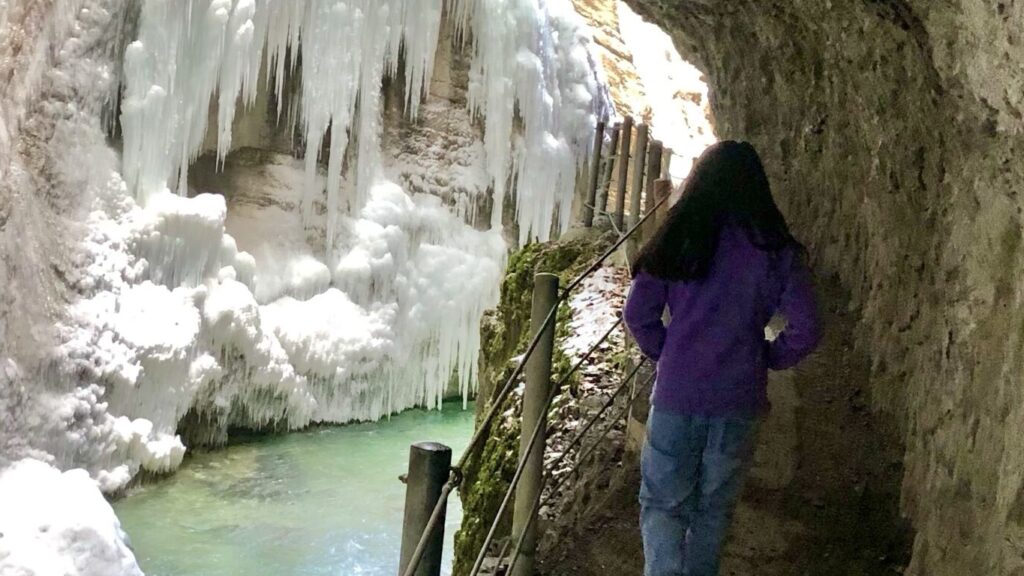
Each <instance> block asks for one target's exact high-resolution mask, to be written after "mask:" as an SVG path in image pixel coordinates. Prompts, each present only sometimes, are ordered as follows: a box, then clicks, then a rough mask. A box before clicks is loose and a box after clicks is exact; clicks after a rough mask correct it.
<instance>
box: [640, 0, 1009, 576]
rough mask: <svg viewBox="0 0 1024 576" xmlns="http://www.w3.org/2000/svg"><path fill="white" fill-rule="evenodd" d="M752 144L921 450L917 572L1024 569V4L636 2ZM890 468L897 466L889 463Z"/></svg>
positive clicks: (911, 446) (911, 467)
mask: <svg viewBox="0 0 1024 576" xmlns="http://www.w3.org/2000/svg"><path fill="white" fill-rule="evenodd" d="M629 4H630V5H631V6H633V7H634V8H635V9H636V10H637V11H638V12H639V13H641V14H642V15H644V16H645V17H647V18H649V19H652V20H654V21H656V22H657V23H658V24H660V25H661V26H663V27H664V28H665V29H666V30H668V31H669V32H670V33H671V34H672V36H673V38H674V39H675V41H676V44H677V46H678V47H679V49H680V51H681V52H682V53H683V54H684V56H686V57H689V58H691V60H692V61H693V62H694V63H695V64H697V65H698V66H699V67H700V68H702V69H703V70H704V71H705V73H706V74H707V77H708V80H709V84H710V87H711V103H712V109H713V111H714V116H715V119H716V127H717V130H718V132H719V135H720V136H721V137H722V138H741V139H746V140H749V141H751V142H752V143H754V145H755V146H756V147H757V148H758V149H759V150H760V151H761V153H762V154H763V156H764V159H765V161H766V164H767V167H768V171H769V175H770V177H771V179H772V182H773V183H774V186H775V189H776V196H777V197H778V199H779V202H780V204H781V205H782V208H783V210H784V212H785V213H786V214H787V216H788V218H789V219H790V221H791V223H792V226H793V228H794V230H795V232H796V233H797V235H798V236H799V237H800V238H801V239H802V240H804V241H805V242H806V243H807V244H808V245H809V247H810V250H811V253H812V254H813V257H814V260H815V265H816V267H817V268H818V270H819V272H820V273H822V274H826V275H836V276H837V277H838V279H839V280H840V281H841V283H842V284H843V286H844V287H845V288H846V289H847V290H848V291H849V292H850V294H851V298H850V309H851V310H852V311H854V312H855V313H856V314H858V315H859V321H858V324H857V329H856V333H857V343H858V346H860V347H862V348H864V349H865V350H866V351H867V352H868V353H869V354H870V357H871V359H872V362H871V371H870V377H871V394H870V395H871V403H872V405H873V407H874V408H876V409H878V410H882V411H885V412H888V413H890V414H891V415H893V416H894V417H895V419H896V420H897V421H898V422H899V423H900V427H901V433H902V435H903V437H904V439H905V445H906V453H905V470H906V472H905V477H904V482H903V498H902V509H903V512H904V513H905V514H907V515H908V516H909V517H910V519H911V520H912V522H913V525H914V528H915V530H916V532H917V536H916V540H915V543H914V551H913V559H912V561H911V563H910V566H909V567H908V568H907V571H906V573H907V574H911V575H928V576H945V575H962V574H979V575H980V574H986V575H988V574H992V575H996V574H1000V575H1003V574H1006V575H1011V574H1012V575H1021V574H1024V450H1022V449H1021V448H1022V447H1021V442H1020V432H1019V431H1020V430H1021V427H1022V425H1024V387H1022V386H1021V382H1020V377H1019V375H1020V374H1021V373H1022V369H1024V365H1022V363H1024V355H1022V354H1021V352H1020V351H1021V338H1022V334H1024V331H1022V329H1021V325H1022V322H1024V305H1022V295H1024V294H1022V289H1021V281H1020V280H1021V274H1022V272H1021V270H1024V267H1022V264H1024V262H1022V260H1024V249H1022V242H1021V240H1022V236H1021V212H1022V199H1021V197H1020V196H1019V194H1018V190H1017V189H1016V188H1017V186H1016V184H1017V183H1018V182H1020V181H1021V179H1022V176H1024V174H1022V173H1024V164H1022V163H1021V159H1022V157H1024V139H1022V136H1024V38H1022V33H1024V32H1022V27H1021V23H1022V22H1024V3H1021V2H1014V1H1012V0H1003V1H998V2H985V3H980V2H975V1H972V0H950V1H948V2H932V1H929V0H889V1H878V0H858V1H852V2H836V1H821V0H763V1H762V0H758V1H754V0H739V1H735V2H709V1H705V0H680V1H672V2H669V1H666V0H629ZM879 465H882V463H879Z"/></svg>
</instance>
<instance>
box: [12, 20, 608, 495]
mask: <svg viewBox="0 0 1024 576" xmlns="http://www.w3.org/2000/svg"><path fill="white" fill-rule="evenodd" d="M566 5H567V4H566ZM566 5H563V4H562V3H559V2H536V1H535V0H503V1H499V0H458V1H457V2H454V3H453V4H452V5H451V11H452V17H453V19H454V21H455V22H458V23H459V25H460V36H461V39H463V40H467V41H470V42H472V43H471V44H468V46H469V47H470V48H469V51H470V53H471V54H472V60H473V63H472V65H471V73H470V87H469V93H470V98H469V110H468V111H467V112H466V113H465V114H464V115H463V116H462V118H464V121H465V122H466V123H467V124H468V123H469V122H470V121H471V117H472V115H474V114H478V115H480V116H481V117H482V118H483V119H484V138H483V141H482V142H479V141H476V142H471V141H470V140H471V138H472V137H473V136H474V135H475V133H474V132H473V131H472V130H467V131H465V133H463V134H460V135H459V137H458V140H459V141H458V148H459V150H460V151H462V152H464V153H463V154H462V156H460V157H459V158H457V159H455V164H456V165H457V169H454V170H451V172H450V178H449V179H447V180H446V179H445V178H441V177H439V176H438V173H442V172H444V171H446V170H448V165H449V164H451V162H449V159H448V158H446V157H445V155H444V152H443V149H441V148H439V151H438V153H437V154H436V157H434V158H431V159H429V160H427V161H419V160H413V159H410V158H408V157H405V158H403V157H401V155H400V154H394V153H393V151H388V152H389V154H387V155H385V154H383V152H382V150H381V149H380V147H381V142H382V140H383V138H382V134H383V129H382V122H383V121H382V118H383V116H384V111H383V110H382V98H383V96H382V94H381V91H382V84H383V82H384V79H385V78H386V77H388V76H397V75H399V74H401V75H403V77H404V84H403V86H404V88H405V93H404V94H403V95H402V97H403V104H404V113H405V114H406V116H407V117H408V118H409V119H411V120H415V119H416V118H417V117H420V116H430V115H432V114H436V113H438V110H437V109H436V108H433V107H432V106H431V103H430V101H429V100H428V101H426V102H423V101H422V100H423V96H424V95H425V94H426V93H427V83H428V82H429V81H430V79H431V77H432V70H433V67H434V54H435V49H436V48H437V44H438V42H439V31H440V27H441V24H442V18H441V12H442V10H441V6H442V2H441V0H388V1H379V0H302V1H296V2H281V1H273V0H195V1H193V2H189V3H187V6H185V7H184V8H183V7H182V6H180V5H179V4H178V3H177V2H168V1H165V0H146V1H144V2H142V3H140V4H139V6H138V8H139V10H140V13H139V18H138V22H137V24H138V26H137V36H136V37H135V38H133V39H129V38H125V39H124V42H123V44H126V45H127V48H126V49H125V50H124V56H123V63H122V62H118V61H117V60H116V58H118V56H115V55H117V54H118V53H119V52H118V47H119V46H121V45H122V41H121V39H120V38H119V35H120V34H123V33H124V31H125V29H132V30H135V27H133V26H132V23H133V22H134V20H133V19H132V18H131V17H128V16H126V15H125V14H122V11H126V10H128V8H127V7H126V5H125V4H122V3H119V2H117V1H116V0H82V1H81V2H71V3H68V4H67V6H65V7H64V8H63V11H64V12H67V14H64V15H63V16H62V18H64V17H66V19H67V20H68V21H69V22H71V23H70V24H67V26H69V27H71V28H72V29H73V30H74V35H73V37H72V38H70V39H65V38H63V37H62V36H61V34H64V31H63V30H64V29H63V28H54V29H53V32H52V33H53V34H54V35H55V36H54V37H53V38H52V39H51V40H52V41H53V44H54V45H53V46H50V47H49V49H46V50H43V49H39V54H40V56H39V58H40V59H39V60H38V61H35V62H29V63H28V64H25V66H27V67H30V68H33V70H36V73H39V72H38V69H43V68H48V69H49V70H50V71H49V72H48V73H47V74H44V75H42V76H41V78H43V80H39V81H38V82H36V84H38V85H39V86H44V87H45V88H46V90H48V92H46V94H45V98H40V100H41V103H40V104H39V105H36V106H33V107H32V108H31V109H30V110H29V111H26V110H23V109H19V110H18V111H17V112H18V114H17V115H15V114H11V113H8V110H7V109H6V108H0V122H3V126H2V128H3V130H0V131H2V132H3V134H4V135H3V138H4V139H5V140H4V142H3V147H4V148H5V149H10V150H18V151H19V154H22V153H23V154H25V155H26V157H25V158H22V157H21V156H18V157H17V158H15V159H14V160H12V161H11V166H10V167H9V166H8V165H6V164H5V165H3V166H2V167H0V168H2V169H3V170H4V172H3V176H4V182H3V184H4V186H3V188H2V189H0V193H2V192H5V191H7V190H9V189H15V188H16V189H18V190H25V192H22V193H21V194H20V198H28V199H33V201H35V200H34V199H35V198H37V197H38V198H42V200H39V201H38V206H37V208H38V207H42V208H45V209H46V210H52V211H53V213H50V212H45V211H42V210H39V209H35V210H34V209H33V206H32V205H26V206H20V205H19V207H18V208H19V209H18V210H17V211H15V212H12V214H15V217H12V218H11V219H10V222H12V223H13V224H11V225H10V226H8V229H6V230H4V229H0V233H2V234H3V236H2V239H3V241H4V242H5V246H14V245H15V244H16V242H15V240H17V238H15V232H16V231H21V232H27V234H26V235H27V236H28V237H29V238H30V239H31V240H33V242H27V243H25V244H24V245H25V246H26V248H25V249H26V250H37V251H38V252H39V253H25V254H23V255H18V256H13V255H11V254H14V251H10V252H11V254H7V255H5V256H4V258H5V259H10V262H11V263H10V264H8V260H4V262H3V263H2V264H3V266H0V280H6V277H5V276H4V275H5V274H7V273H8V271H13V273H15V274H19V275H20V276H18V277H17V278H15V279H16V280H20V281H21V283H20V284H18V285H19V286H25V285H29V286H31V285H34V284H33V283H32V282H26V280H33V281H35V279H36V278H41V279H45V280H46V282H39V283H40V284H48V286H49V288H48V289H49V290H52V291H53V293H52V294H51V293H45V294H40V295H39V297H38V298H28V295H24V297H22V296H18V297H17V298H14V297H10V296H3V303H4V305H5V308H11V307H10V306H9V303H10V302H13V301H15V300H18V301H19V302H20V301H25V302H27V304H28V305H31V306H35V307H36V308H39V309H40V311H37V310H36V309H35V308H33V309H32V310H29V311H26V310H28V308H27V307H25V308H18V310H19V311H20V312H21V313H20V315H10V316H8V313H7V311H6V310H4V311H2V312H3V315H2V316H0V335H4V336H5V337H8V338H12V337H13V338H24V339H25V340H26V342H27V341H29V340H32V343H33V344H34V343H35V342H36V341H37V340H35V339H34V338H35V335H34V334H33V335H32V337H31V338H30V337H29V336H28V335H27V334H24V333H23V332H28V331H29V330H21V331H19V332H17V333H14V328H15V327H17V328H21V327H22V326H30V327H31V329H32V330H33V331H35V330H39V331H42V330H41V329H39V328H38V327H40V326H43V327H46V328H47V329H49V328H50V327H53V325H54V324H56V327H55V329H54V330H53V332H54V334H53V336H52V338H51V340H52V341H53V342H54V344H55V345H46V346H37V347H36V348H38V349H40V350H45V351H46V352H45V353H39V354H38V356H39V358H32V359H31V360H32V361H31V362H22V363H20V364H19V362H18V359H17V358H15V359H11V360H7V359H6V358H3V357H0V362H3V364H0V370H2V372H3V374H2V376H4V379H5V380H11V381H12V385H11V386H9V387H8V386H4V387H3V388H2V389H0V402H3V406H2V407H0V409H2V410H3V414H2V415H0V416H2V417H0V422H2V423H0V431H2V432H3V434H4V435H3V437H0V446H2V447H3V448H4V449H5V453H3V454H0V466H2V465H5V464H7V463H8V461H9V460H14V459H16V458H20V457H21V456H26V455H27V456H32V457H35V458H37V459H39V460H42V461H44V462H46V463H47V464H50V465H53V466H55V467H57V468H60V469H71V468H81V469H84V470H85V471H86V473H88V474H89V475H90V476H91V477H92V478H93V479H94V480H95V481H96V482H97V483H98V485H99V486H100V487H101V489H102V490H104V491H107V492H114V491H117V490H120V489H123V488H124V487H125V486H126V485H127V484H128V482H130V480H131V479H132V477H133V476H134V475H135V474H137V473H138V472H139V470H143V469H145V470H149V471H153V472H167V471H170V470H173V469H174V468H176V467H177V466H178V465H179V464H180V462H181V460H182V457H183V455H184V451H185V445H184V442H183V440H182V438H181V437H179V435H178V432H179V426H180V425H181V423H182V422H183V421H185V419H186V416H187V415H189V414H195V415H197V417H198V419H200V420H201V421H202V422H203V425H204V426H206V425H208V426H210V427H211V428H213V429H214V430H213V432H212V433H211V434H212V436H213V437H215V438H221V439H223V437H224V436H223V434H226V430H227V429H228V427H229V426H248V427H263V426H269V425H274V426H280V427H284V428H289V429H294V428H299V427H302V426H306V425H308V424H309V423H311V422H315V421H330V422H346V421H349V420H356V419H358V420H362V419H376V418H380V417H381V416H383V415H385V414H388V413H391V412H394V411H397V410H401V409H404V408H408V407H411V406H415V405H428V406H437V405H439V403H440V402H441V400H442V398H443V397H444V396H445V394H446V393H447V392H448V391H449V390H451V389H453V388H455V389H458V390H459V391H461V392H462V393H463V394H464V395H468V394H469V393H470V392H471V389H472V386H473V382H474V376H475V370H476V366H477V354H478V349H479V344H480V343H479V323H480V318H481V316H482V314H483V312H484V310H486V309H487V308H489V307H491V306H493V305H494V304H495V303H496V302H497V299H498V289H499V283H500V280H501V276H502V273H503V268H504V260H505V256H506V250H507V246H506V245H505V242H504V240H503V237H502V233H503V231H502V230H501V226H500V224H501V213H502V210H503V208H504V202H503V199H504V198H505V196H506V192H508V191H509V190H511V189H513V188H514V191H515V200H516V206H517V208H516V214H517V217H518V219H519V222H520V224H521V225H520V227H519V230H520V238H519V240H520V241H526V240H528V239H532V238H540V239H546V238H547V237H548V235H549V234H550V233H551V232H552V231H553V230H556V229H564V228H565V227H566V226H567V224H568V217H569V202H570V201H571V194H572V190H573V185H572V184H573V178H574V176H575V173H576V170H577V168H578V167H579V166H580V164H581V162H582V161H583V159H584V158H585V155H586V153H587V152H588V147H589V146H590V145H591V139H592V138H591V135H592V129H593V126H594V123H595V121H596V118H597V117H598V116H599V115H600V114H603V113H604V110H605V107H606V106H607V97H606V95H605V91H604V89H603V87H602V86H601V83H600V82H599V80H598V76H597V72H596V71H595V66H594V64H593V62H592V61H591V60H592V59H591V57H590V52H589V50H588V44H589V42H590V38H589V31H588V30H587V28H586V27H585V26H584V25H582V24H581V23H580V21H579V18H578V17H577V16H576V15H575V13H574V12H573V11H572V10H571V9H570V8H567V7H566ZM61 6H63V4H61ZM39 10H43V9H42V8H40V9H39ZM54 10H55V11H58V12H60V11H61V10H62V9H60V8H55V9H54ZM0 11H2V10H0ZM62 14H63V13H62ZM2 20H3V19H2V18H0V31H2V30H4V29H5V28H4V26H5V23H4V22H2ZM62 22H64V20H62ZM126 22H127V24H126ZM476 39H480V40H479V41H478V40H476ZM483 39H486V41H483ZM61 42H64V44H63V45H61ZM3 46H4V44H3V43H2V42H0V48H3ZM40 46H44V44H40ZM2 55H3V54H0V56H2ZM300 55H301V70H299V68H298V62H299V61H300V58H299V56H300ZM0 60H3V59H2V58H0ZM3 62H5V63H0V66H6V65H7V64H6V62H8V61H7V60H3ZM10 62H15V65H18V66H20V65H21V64H20V62H21V61H20V60H16V61H10ZM19 73H20V71H19ZM40 74H41V73H40ZM286 75H288V76H289V77H290V78H293V79H295V81H296V82H295V83H296V84H297V85H298V86H297V88H295V89H296V90H297V91H296V92H295V93H291V92H288V93H287V94H286V88H285V87H286V84H285V77H286ZM15 77H16V79H18V80H19V82H20V81H21V76H19V75H18V74H15ZM121 85H123V98H122V100H121V102H120V104H121V109H120V121H121V128H122V136H123V150H122V151H121V154H120V155H118V153H117V152H118V151H117V150H115V149H114V148H113V147H112V145H111V144H110V141H109V140H108V138H107V133H106V132H105V128H106V126H105V124H104V121H105V116H104V114H107V113H109V110H107V109H105V107H106V106H110V104H111V103H113V102H115V101H116V99H113V98H112V95H115V94H117V89H118V87H119V86H121ZM19 86H21V84H19ZM26 86H27V84H26ZM33 86H35V87H26V88H24V92H25V93H26V94H29V95H37V94H36V92H39V91H40V90H43V88H39V86H36V85H33ZM2 90H3V89H2V88H0V91H2ZM33 90H34V91H35V92H33ZM260 90H272V91H273V92H274V94H275V95H276V96H277V98H276V102H277V103H278V104H279V105H281V104H282V103H284V102H286V101H287V103H288V106H290V107H293V109H291V110H288V111H287V114H288V115H289V116H290V117H291V118H294V119H296V121H297V124H296V128H297V131H298V133H299V135H300V136H301V138H299V139H297V140H298V141H300V142H301V145H300V148H301V149H300V150H299V151H298V152H299V154H298V155H299V156H301V157H300V158H298V159H294V158H290V157H288V158H287V160H281V159H277V160H275V161H274V162H273V163H271V165H269V166H265V167H264V168H263V169H261V170H262V172H260V173H261V174H262V175H269V176H271V178H268V179H259V181H253V182H251V186H249V189H233V190H231V191H230V192H231V194H225V195H221V194H218V193H215V192H220V190H212V191H211V190H190V189H189V185H190V184H191V183H192V181H191V180H190V179H189V177H188V172H189V167H190V164H191V163H192V162H193V161H194V160H195V159H196V157H197V155H198V154H200V153H201V152H202V147H203V141H204V140H205V137H206V134H207V132H214V133H216V136H217V137H216V150H217V164H218V167H219V168H223V167H224V166H225V164H226V163H227V162H228V160H229V159H228V157H227V154H228V152H229V151H231V150H232V139H233V134H232V128H233V124H232V122H233V119H234V117H235V115H236V112H238V111H239V110H241V109H244V108H245V107H246V106H248V105H250V104H251V103H253V102H254V99H255V97H256V95H257V92H258V91H260ZM22 96H24V95H22ZM22 96H19V98H20V99H19V102H25V101H29V100H31V98H29V96H25V97H22ZM285 96H287V97H285ZM293 96H294V98H293ZM7 104H8V102H0V105H3V106H7ZM285 112H286V111H284V110H281V109H279V110H278V115H279V117H280V116H282V115H283V114H285ZM19 115H20V116H19ZM15 116H18V117H19V118H20V117H21V116H26V117H29V118H30V120H31V122H26V123H25V125H26V126H30V127H31V128H32V129H33V130H35V131H37V132H39V134H37V135H35V140H33V141H32V142H30V143H28V144H21V143H17V142H15V143H13V144H10V145H9V144H8V139H15V138H17V137H18V132H17V130H16V128H17V122H14V121H12V119H16V118H15ZM460 121H462V120H460ZM520 121H521V122H520ZM470 126H471V124H470ZM514 127H516V129H514ZM520 127H521V129H519V128H520ZM467 134H468V135H469V136H467ZM514 142H518V144H516V145H513V143H514ZM442 148H443V147H442ZM303 152H304V154H303ZM321 156H322V157H321ZM385 156H387V158H386V157H385ZM389 158H390V159H391V161H390V163H389ZM9 178H10V179H9ZM14 178H20V180H18V181H17V183H15V182H14V180H13V179H14ZM394 181H398V182H401V183H402V184H403V185H405V186H406V189H403V188H402V186H400V185H399V184H397V183H395V182H394ZM35 182H38V183H43V184H45V185H46V186H45V187H43V188H45V189H43V188H41V189H39V190H36V189H34V188H31V187H30V186H28V184H31V183H35ZM22 183H28V184H26V185H24V186H23V185H22ZM15 184H17V185H15ZM489 187H491V188H493V194H494V201H493V202H492V203H491V205H492V206H493V207H492V214H491V222H492V226H491V227H490V229H489V230H478V229H475V228H474V227H472V226H470V225H469V224H467V223H466V220H467V219H470V217H471V216H473V215H474V211H475V209H476V206H477V205H478V202H477V201H478V200H479V198H474V197H472V196H473V194H476V193H479V192H471V191H482V193H483V194H487V192H486V191H487V189H488V188H489ZM211 192H213V193H211ZM225 192H227V191H225ZM423 192H427V193H426V194H424V193H423ZM14 196H17V195H12V197H14ZM189 196H190V197H189ZM0 201H4V202H5V201H6V196H3V195H0ZM18 201H19V202H24V200H18ZM0 208H6V206H0ZM5 213H6V212H5ZM39 214H42V215H39ZM44 216H45V218H44ZM50 229H53V230H54V231H55V234H47V233H46V232H47V231H49V230H50ZM51 236H52V237H54V238H57V240H51V239H50V237H51ZM58 240H59V242H58ZM40 246H41V247H46V248H50V252H52V253H53V254H54V255H53V256H44V255H43V254H42V251H43V248H40ZM15 257H17V258H18V260H13V258H15ZM48 258H52V259H54V260H55V261H56V263H57V265H50V260H48ZM35 261H38V262H40V263H42V264H38V265H36V267H32V266H23V265H22V263H23V262H29V263H31V262H35ZM21 270H28V271H29V272H21ZM33 299H35V300H38V301H39V302H41V304H40V303H35V302H32V300H33ZM44 307H48V308H44ZM11 309H14V308H11ZM8 317H10V318H13V319H14V320H12V321H11V323H10V324H8V323H7V322H6V319H7V318H8ZM15 322H17V324H16V323H15ZM8 325H9V326H11V327H12V328H11V331H10V332H7V330H8V328H7V326H8ZM38 341H40V342H43V341H44V339H42V338H39V339H38ZM47 344H50V343H49V342H47ZM0 348H2V350H0V353H4V354H6V350H9V349H15V348H16V347H14V346H9V345H6V344H4V345H2V346H0ZM31 348H33V346H32V344H24V343H20V342H19V346H18V347H17V349H18V350H19V351H20V350H25V349H31ZM21 356H24V354H21ZM36 381H39V382H42V383H43V384H42V385H38V386H36V384H35V382H36ZM4 383H6V382H4ZM37 388H38V389H37ZM26 390H30V391H31V393H29V392H27V391H26ZM8 413H11V414H15V413H16V417H14V418H11V419H7V418H6V416H7V415H8ZM185 432H187V430H185V431H183V434H184V433H185ZM186 437H188V436H187V435H186ZM8 447H13V448H12V450H11V451H10V452H6V450H7V448H8ZM76 474H80V473H76Z"/></svg>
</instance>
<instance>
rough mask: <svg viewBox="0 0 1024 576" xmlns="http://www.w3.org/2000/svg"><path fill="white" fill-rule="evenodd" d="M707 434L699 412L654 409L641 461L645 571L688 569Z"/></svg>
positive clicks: (673, 574) (666, 575)
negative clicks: (688, 538)
mask: <svg viewBox="0 0 1024 576" xmlns="http://www.w3.org/2000/svg"><path fill="white" fill-rule="evenodd" d="M705 435H706V428H705V426H704V423H703V422H701V421H700V419H698V418H695V417H691V416H686V415H681V414H673V413H671V412H659V411H657V410H653V409H652V410H651V415H650V417H649V419H648V422H647V442H646V443H645V445H644V449H643V455H642V456H641V461H640V471H641V476H642V479H641V484H640V532H641V534H642V535H643V541H644V574H645V576H682V575H683V574H685V571H684V570H685V565H686V559H685V557H684V554H685V548H686V532H687V529H688V528H689V526H690V520H691V518H692V516H693V512H694V509H695V508H696V505H697V498H698V477H697V475H698V473H699V471H700V460H701V455H702V452H703V450H704V439H705Z"/></svg>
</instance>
